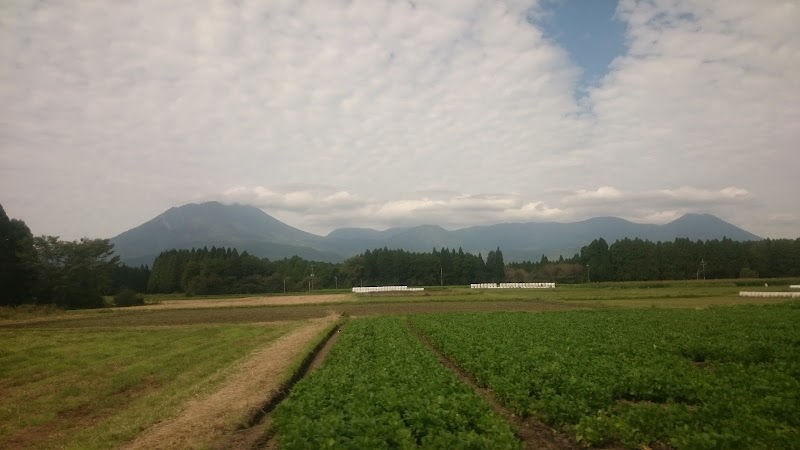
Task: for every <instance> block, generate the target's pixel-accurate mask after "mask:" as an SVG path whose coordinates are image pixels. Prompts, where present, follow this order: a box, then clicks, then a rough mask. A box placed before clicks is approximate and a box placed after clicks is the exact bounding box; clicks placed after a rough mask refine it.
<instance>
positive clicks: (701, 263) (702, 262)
mask: <svg viewBox="0 0 800 450" xmlns="http://www.w3.org/2000/svg"><path fill="white" fill-rule="evenodd" d="M706 264H708V263H707V262H706V260H705V259H701V260H700V266H701V267H703V279H704V280H705V279H706Z"/></svg>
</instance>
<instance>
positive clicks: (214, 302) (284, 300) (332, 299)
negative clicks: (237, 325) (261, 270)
mask: <svg viewBox="0 0 800 450" xmlns="http://www.w3.org/2000/svg"><path fill="white" fill-rule="evenodd" d="M353 299H354V297H353V296H352V295H350V294H324V295H289V296H286V295H274V296H270V297H242V298H219V299H215V298H211V299H197V300H162V301H161V303H157V304H154V305H145V306H135V307H132V308H124V309H125V310H126V311H133V310H160V309H190V308H191V309H196V308H230V307H237V306H269V305H314V304H319V303H341V302H346V301H349V300H353ZM110 309H118V308H110Z"/></svg>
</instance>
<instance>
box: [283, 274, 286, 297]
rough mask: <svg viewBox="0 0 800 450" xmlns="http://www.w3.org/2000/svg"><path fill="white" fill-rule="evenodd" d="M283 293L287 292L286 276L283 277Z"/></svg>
mask: <svg viewBox="0 0 800 450" xmlns="http://www.w3.org/2000/svg"><path fill="white" fill-rule="evenodd" d="M283 293H284V294H285V293H286V278H284V279H283Z"/></svg>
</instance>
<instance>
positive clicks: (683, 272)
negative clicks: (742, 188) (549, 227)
mask: <svg viewBox="0 0 800 450" xmlns="http://www.w3.org/2000/svg"><path fill="white" fill-rule="evenodd" d="M798 275H800V239H795V240H792V239H775V240H772V239H764V240H761V241H745V242H740V241H734V240H731V239H722V240H717V239H714V240H708V241H691V240H689V239H675V240H674V241H672V242H650V241H643V240H641V239H622V240H619V241H616V242H614V243H613V244H611V245H610V246H609V245H608V243H607V242H606V241H605V240H604V239H596V240H594V241H592V243H590V244H589V245H587V246H585V247H583V248H582V249H581V252H580V254H577V255H575V256H573V257H572V258H569V259H564V258H561V259H559V260H558V261H549V260H548V259H547V258H546V257H544V256H542V259H541V260H540V261H538V262H532V261H525V262H522V263H511V264H509V265H508V267H507V269H506V278H507V279H508V281H539V280H547V281H557V282H581V281H584V282H585V281H593V282H594V281H650V280H687V279H698V278H699V279H703V278H707V279H712V278H714V279H717V278H759V277H760V278H779V277H789V276H798Z"/></svg>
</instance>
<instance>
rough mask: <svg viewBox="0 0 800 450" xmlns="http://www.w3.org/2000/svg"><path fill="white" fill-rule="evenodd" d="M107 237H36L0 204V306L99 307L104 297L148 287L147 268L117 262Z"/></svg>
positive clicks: (102, 304)
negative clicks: (27, 304)
mask: <svg viewBox="0 0 800 450" xmlns="http://www.w3.org/2000/svg"><path fill="white" fill-rule="evenodd" d="M113 253H114V252H113V245H112V244H111V243H110V242H109V241H108V239H85V238H84V239H80V240H76V241H63V240H60V239H58V238H57V237H55V236H36V237H34V236H33V234H32V233H31V231H30V229H29V228H28V226H27V225H26V224H25V222H23V221H21V220H17V219H10V218H9V217H8V215H7V214H6V212H5V210H4V209H3V207H2V205H0V305H11V306H14V305H19V304H22V303H40V304H55V305H58V306H61V307H64V308H99V307H102V306H104V305H105V301H104V296H106V295H112V294H114V293H117V292H120V291H122V290H123V289H125V288H128V289H130V290H139V289H141V290H142V291H143V289H144V288H145V287H146V279H147V277H148V276H149V269H147V267H145V266H142V267H138V268H134V267H128V266H125V265H120V264H119V257H118V256H115V255H114V254H113Z"/></svg>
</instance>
